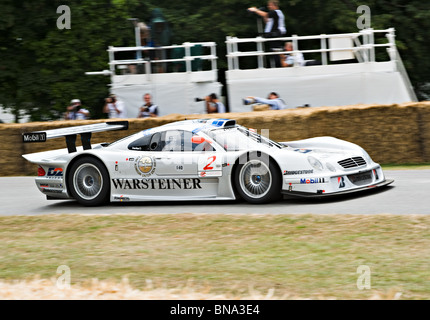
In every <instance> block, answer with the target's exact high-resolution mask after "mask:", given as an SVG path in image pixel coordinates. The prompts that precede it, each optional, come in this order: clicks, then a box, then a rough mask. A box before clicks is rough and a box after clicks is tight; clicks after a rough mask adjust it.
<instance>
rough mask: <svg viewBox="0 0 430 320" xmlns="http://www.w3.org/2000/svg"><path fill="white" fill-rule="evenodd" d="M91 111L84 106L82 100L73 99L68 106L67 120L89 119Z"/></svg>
mask: <svg viewBox="0 0 430 320" xmlns="http://www.w3.org/2000/svg"><path fill="white" fill-rule="evenodd" d="M89 116H90V112H89V111H88V110H87V109H85V108H83V107H82V105H81V100H79V99H73V100H72V101H70V106H68V107H67V112H66V117H65V118H66V120H88V118H89Z"/></svg>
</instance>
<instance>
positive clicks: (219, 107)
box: [205, 93, 226, 113]
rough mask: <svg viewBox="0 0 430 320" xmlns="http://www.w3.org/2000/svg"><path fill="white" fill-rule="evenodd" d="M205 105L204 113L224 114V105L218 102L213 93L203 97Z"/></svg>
mask: <svg viewBox="0 0 430 320" xmlns="http://www.w3.org/2000/svg"><path fill="white" fill-rule="evenodd" d="M205 103H206V111H207V113H225V112H226V110H225V106H224V104H223V103H222V102H221V101H219V100H218V97H217V95H216V94H215V93H211V94H210V95H208V96H207V97H205Z"/></svg>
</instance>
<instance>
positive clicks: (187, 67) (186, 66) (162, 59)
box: [107, 42, 218, 75]
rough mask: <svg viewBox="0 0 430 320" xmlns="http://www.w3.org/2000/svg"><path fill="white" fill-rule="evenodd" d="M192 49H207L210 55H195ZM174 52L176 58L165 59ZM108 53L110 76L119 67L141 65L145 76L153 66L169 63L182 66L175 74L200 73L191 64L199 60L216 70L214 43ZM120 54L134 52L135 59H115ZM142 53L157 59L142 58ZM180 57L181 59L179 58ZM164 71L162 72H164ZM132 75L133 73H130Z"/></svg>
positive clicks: (110, 49)
mask: <svg viewBox="0 0 430 320" xmlns="http://www.w3.org/2000/svg"><path fill="white" fill-rule="evenodd" d="M194 48H202V49H203V48H209V50H210V54H207V55H203V54H195V52H192V51H193V49H194ZM169 50H170V51H171V52H176V53H175V55H176V56H177V57H174V58H167V54H166V53H167V52H168V51H169ZM107 51H108V53H109V67H110V72H111V74H112V75H115V74H116V70H117V69H121V66H127V67H128V66H133V65H134V66H137V65H143V66H144V68H143V70H144V72H143V73H145V74H151V73H153V70H154V68H152V66H154V65H160V64H162V65H163V64H169V63H175V64H177V65H178V64H180V65H181V66H183V68H177V70H175V72H193V71H200V70H196V68H195V67H194V68H193V63H194V62H197V61H201V60H208V61H210V62H211V64H210V66H211V70H216V69H217V59H218V57H217V56H216V43H215V42H198V43H190V42H186V43H183V44H182V45H172V46H163V47H144V46H142V47H109V49H108V50H107ZM122 52H135V56H136V58H135V59H125V60H121V59H116V58H115V54H116V53H122ZM144 53H146V54H148V55H153V56H156V55H158V57H157V58H156V59H151V58H149V57H146V58H144V57H143V55H144ZM172 55H173V54H172ZM180 56H182V57H180ZM165 71H166V70H164V71H163V72H165ZM131 73H133V72H131Z"/></svg>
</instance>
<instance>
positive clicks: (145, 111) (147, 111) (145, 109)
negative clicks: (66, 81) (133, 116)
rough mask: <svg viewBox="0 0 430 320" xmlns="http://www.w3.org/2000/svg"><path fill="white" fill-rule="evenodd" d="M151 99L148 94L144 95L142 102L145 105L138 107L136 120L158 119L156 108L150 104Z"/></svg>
mask: <svg viewBox="0 0 430 320" xmlns="http://www.w3.org/2000/svg"><path fill="white" fill-rule="evenodd" d="M151 100H152V97H151V95H150V94H149V93H146V94H144V96H143V101H145V104H144V105H143V106H142V107H140V109H139V114H138V115H137V117H138V118H150V117H152V118H155V117H158V106H157V105H155V104H153V103H152V101H151Z"/></svg>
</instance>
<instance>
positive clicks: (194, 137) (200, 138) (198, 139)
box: [191, 136, 206, 144]
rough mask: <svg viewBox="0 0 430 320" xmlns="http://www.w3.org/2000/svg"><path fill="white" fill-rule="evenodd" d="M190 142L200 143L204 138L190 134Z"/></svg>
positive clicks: (204, 140)
mask: <svg viewBox="0 0 430 320" xmlns="http://www.w3.org/2000/svg"><path fill="white" fill-rule="evenodd" d="M191 142H192V143H195V144H201V143H203V142H206V139H205V138H203V137H200V136H192V138H191Z"/></svg>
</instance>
